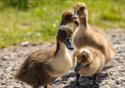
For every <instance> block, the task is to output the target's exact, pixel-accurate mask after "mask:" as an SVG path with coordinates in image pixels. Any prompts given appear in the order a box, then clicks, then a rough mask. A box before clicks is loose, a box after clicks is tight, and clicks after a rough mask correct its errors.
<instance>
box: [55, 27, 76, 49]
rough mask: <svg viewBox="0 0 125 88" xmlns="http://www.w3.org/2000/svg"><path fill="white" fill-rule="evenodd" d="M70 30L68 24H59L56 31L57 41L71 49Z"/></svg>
mask: <svg viewBox="0 0 125 88" xmlns="http://www.w3.org/2000/svg"><path fill="white" fill-rule="evenodd" d="M71 36H72V30H71V28H70V27H68V26H60V27H59V31H58V33H57V42H61V43H64V44H65V45H66V47H67V48H68V49H70V50H73V49H74V48H73V46H72V42H71Z"/></svg>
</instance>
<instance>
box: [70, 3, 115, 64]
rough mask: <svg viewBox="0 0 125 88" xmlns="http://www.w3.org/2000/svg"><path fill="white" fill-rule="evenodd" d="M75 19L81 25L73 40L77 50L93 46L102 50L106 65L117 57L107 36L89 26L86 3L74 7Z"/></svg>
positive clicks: (76, 30)
mask: <svg viewBox="0 0 125 88" xmlns="http://www.w3.org/2000/svg"><path fill="white" fill-rule="evenodd" d="M74 13H75V14H74V16H73V17H74V18H76V19H77V18H78V20H79V25H78V27H77V28H76V29H75V31H74V33H73V36H72V40H73V44H74V46H75V48H76V49H80V48H81V47H85V46H91V47H94V48H96V49H98V50H100V51H101V52H102V53H103V54H104V55H105V57H106V61H105V62H106V63H107V62H109V61H110V60H111V59H112V58H113V57H114V55H115V49H114V48H113V45H112V44H111V42H110V41H109V40H108V39H107V36H106V34H105V33H104V32H103V31H102V30H101V29H97V28H93V27H91V26H90V25H89V24H88V10H87V6H86V4H85V3H77V4H76V5H75V7H74Z"/></svg>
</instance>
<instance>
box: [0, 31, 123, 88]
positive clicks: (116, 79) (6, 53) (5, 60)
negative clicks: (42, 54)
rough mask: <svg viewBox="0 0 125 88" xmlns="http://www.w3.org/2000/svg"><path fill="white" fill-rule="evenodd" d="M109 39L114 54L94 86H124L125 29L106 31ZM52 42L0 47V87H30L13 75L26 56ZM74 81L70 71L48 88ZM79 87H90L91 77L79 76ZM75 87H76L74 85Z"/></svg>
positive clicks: (119, 87)
mask: <svg viewBox="0 0 125 88" xmlns="http://www.w3.org/2000/svg"><path fill="white" fill-rule="evenodd" d="M107 34H108V35H109V38H110V40H111V41H112V42H113V44H114V47H115V48H116V51H117V53H116V56H115V57H114V59H113V60H112V61H111V62H109V63H108V64H107V67H108V66H111V67H110V68H108V69H106V70H104V71H102V72H101V73H100V74H99V75H98V77H97V82H98V83H99V86H96V87H94V88H125V31H124V30H110V31H107ZM54 47H55V44H54V43H43V44H40V45H31V44H30V43H27V44H24V43H22V44H21V45H20V46H11V47H8V48H4V49H0V88H31V86H29V85H27V84H25V83H23V82H20V81H18V80H15V79H14V75H15V73H16V71H17V69H18V68H19V66H20V65H21V64H22V63H23V61H24V60H25V59H26V58H27V56H28V55H29V54H30V53H32V52H33V51H35V50H38V49H43V50H44V49H49V48H54ZM74 81H75V73H74V72H73V71H70V72H69V74H67V75H66V76H64V77H62V78H58V79H57V80H55V81H54V82H53V83H52V84H50V85H49V88H63V87H64V88H71V86H72V85H73V83H74ZM79 83H80V85H81V87H80V88H90V87H89V85H90V84H91V83H92V78H90V77H89V78H87V77H81V78H80V80H79ZM76 88H77V87H76Z"/></svg>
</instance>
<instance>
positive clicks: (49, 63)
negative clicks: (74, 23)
mask: <svg viewBox="0 0 125 88" xmlns="http://www.w3.org/2000/svg"><path fill="white" fill-rule="evenodd" d="M68 30H71V29H70V28H69V27H67V26H61V27H60V29H59V31H58V34H57V48H56V50H55V51H53V50H48V51H47V50H45V51H44V50H38V51H36V52H34V53H32V54H31V55H30V56H29V57H28V58H27V59H26V61H25V62H24V63H23V64H22V66H21V68H20V69H19V72H18V73H17V74H16V78H17V79H18V80H20V81H23V82H26V83H27V84H29V85H31V86H33V88H39V87H40V86H44V88H47V84H49V83H51V82H52V81H53V80H55V79H56V78H57V77H61V76H63V75H65V74H66V73H68V71H69V70H70V69H71V68H72V67H73V65H74V64H73V59H72V56H71V55H70V52H69V51H68V49H67V47H68V46H67V47H66V45H70V41H68V40H67V38H68V37H70V35H71V34H69V31H68ZM70 33H71V32H70ZM66 42H68V44H65V43H66Z"/></svg>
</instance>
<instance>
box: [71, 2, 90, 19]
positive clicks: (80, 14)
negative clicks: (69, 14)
mask: <svg viewBox="0 0 125 88" xmlns="http://www.w3.org/2000/svg"><path fill="white" fill-rule="evenodd" d="M87 16H88V10H87V6H86V4H85V3H80V2H79V3H77V4H76V5H75V6H74V16H73V18H86V17H87Z"/></svg>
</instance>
